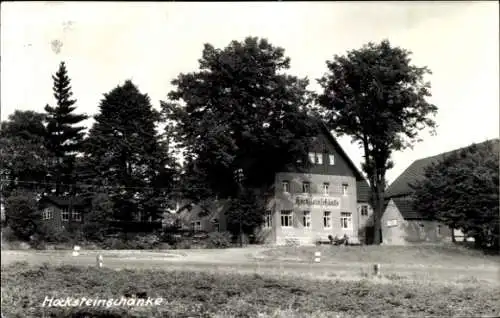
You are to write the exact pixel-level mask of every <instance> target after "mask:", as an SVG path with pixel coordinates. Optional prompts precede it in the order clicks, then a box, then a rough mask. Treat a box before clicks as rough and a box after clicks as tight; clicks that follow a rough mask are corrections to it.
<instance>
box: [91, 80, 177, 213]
mask: <svg viewBox="0 0 500 318" xmlns="http://www.w3.org/2000/svg"><path fill="white" fill-rule="evenodd" d="M99 108H100V113H99V114H98V115H96V116H95V123H94V125H93V126H92V128H91V129H90V133H89V137H88V139H87V141H86V146H85V153H86V155H85V161H86V164H87V169H88V170H89V171H90V172H91V173H90V176H89V179H92V180H93V181H92V183H93V184H96V185H97V186H108V187H112V190H110V191H111V193H110V196H111V197H112V198H113V202H114V208H115V211H116V214H115V217H116V218H117V219H119V220H126V221H131V220H133V219H134V218H138V217H141V218H151V219H152V220H157V219H158V218H159V217H160V214H161V213H162V206H163V205H164V204H165V200H166V198H168V195H169V193H170V192H171V191H170V190H171V188H172V186H173V179H174V176H175V169H176V167H175V161H174V160H173V158H171V157H169V156H168V153H167V151H166V149H165V147H164V144H163V143H162V142H161V141H160V136H159V134H158V132H157V131H156V124H157V122H158V120H159V118H160V117H159V113H158V112H157V111H156V110H154V109H153V107H152V106H151V103H150V98H149V96H148V95H147V94H142V93H141V92H140V91H139V89H138V88H137V87H136V86H135V85H134V84H133V83H132V82H131V81H130V80H127V81H125V83H124V84H123V85H121V86H118V87H116V88H114V89H113V90H111V91H110V92H109V93H107V94H105V95H104V99H103V100H102V101H101V104H100V106H99Z"/></svg>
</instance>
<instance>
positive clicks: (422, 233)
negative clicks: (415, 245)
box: [418, 223, 425, 236]
mask: <svg viewBox="0 0 500 318" xmlns="http://www.w3.org/2000/svg"><path fill="white" fill-rule="evenodd" d="M418 226H419V230H420V235H421V236H424V235H425V226H424V225H423V224H422V223H420V224H419V225H418Z"/></svg>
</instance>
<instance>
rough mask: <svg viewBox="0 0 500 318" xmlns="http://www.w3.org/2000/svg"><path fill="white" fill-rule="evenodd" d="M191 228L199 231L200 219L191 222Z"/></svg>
mask: <svg viewBox="0 0 500 318" xmlns="http://www.w3.org/2000/svg"><path fill="white" fill-rule="evenodd" d="M191 229H192V230H193V231H195V232H197V231H201V221H194V222H191Z"/></svg>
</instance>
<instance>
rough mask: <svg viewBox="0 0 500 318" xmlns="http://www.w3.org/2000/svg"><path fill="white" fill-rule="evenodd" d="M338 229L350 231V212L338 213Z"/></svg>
mask: <svg viewBox="0 0 500 318" xmlns="http://www.w3.org/2000/svg"><path fill="white" fill-rule="evenodd" d="M340 227H341V228H343V229H352V217H351V212H340Z"/></svg>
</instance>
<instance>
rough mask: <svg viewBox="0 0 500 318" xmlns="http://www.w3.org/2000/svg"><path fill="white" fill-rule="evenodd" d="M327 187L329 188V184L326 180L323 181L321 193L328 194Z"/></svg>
mask: <svg viewBox="0 0 500 318" xmlns="http://www.w3.org/2000/svg"><path fill="white" fill-rule="evenodd" d="M328 189H330V184H329V183H328V182H325V183H323V194H326V195H328Z"/></svg>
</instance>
